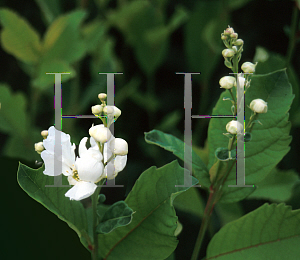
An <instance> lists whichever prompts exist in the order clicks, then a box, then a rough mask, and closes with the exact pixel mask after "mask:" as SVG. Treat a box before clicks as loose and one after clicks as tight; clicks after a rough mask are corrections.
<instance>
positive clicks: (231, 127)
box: [226, 120, 244, 135]
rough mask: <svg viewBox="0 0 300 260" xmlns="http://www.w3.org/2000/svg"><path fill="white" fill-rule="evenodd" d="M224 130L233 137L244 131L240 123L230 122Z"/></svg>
mask: <svg viewBox="0 0 300 260" xmlns="http://www.w3.org/2000/svg"><path fill="white" fill-rule="evenodd" d="M226 130H227V132H228V133H230V134H233V135H235V134H237V133H241V132H242V131H243V130H244V126H243V125H242V124H241V123H240V122H238V121H236V120H232V121H230V122H229V123H228V124H227V125H226Z"/></svg>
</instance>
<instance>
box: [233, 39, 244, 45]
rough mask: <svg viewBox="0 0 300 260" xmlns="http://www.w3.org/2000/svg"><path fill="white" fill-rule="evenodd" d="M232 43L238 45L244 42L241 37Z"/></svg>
mask: <svg viewBox="0 0 300 260" xmlns="http://www.w3.org/2000/svg"><path fill="white" fill-rule="evenodd" d="M233 44H234V45H236V46H240V45H243V44H244V41H243V40H242V39H237V40H236V41H235V42H234V43H233Z"/></svg>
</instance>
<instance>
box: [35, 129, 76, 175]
mask: <svg viewBox="0 0 300 260" xmlns="http://www.w3.org/2000/svg"><path fill="white" fill-rule="evenodd" d="M57 135H60V136H61V152H62V154H61V155H62V156H61V157H59V155H58V154H55V153H54V145H55V136H57ZM43 145H44V147H45V149H46V150H44V151H43V152H42V153H41V157H42V159H43V160H44V162H45V170H44V174H46V175H49V176H58V175H60V174H61V173H63V175H65V176H68V175H70V174H72V169H74V168H75V152H74V150H75V144H73V145H71V142H70V135H68V134H65V133H63V132H61V131H58V130H56V128H55V127H54V126H51V127H50V128H49V130H48V136H47V139H44V140H43ZM54 160H55V161H56V162H57V165H58V164H61V165H62V172H55V171H54V170H55V169H54Z"/></svg>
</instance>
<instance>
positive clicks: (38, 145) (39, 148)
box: [34, 142, 45, 154]
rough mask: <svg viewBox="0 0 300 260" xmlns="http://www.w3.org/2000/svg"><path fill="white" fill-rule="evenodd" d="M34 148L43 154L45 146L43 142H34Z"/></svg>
mask: <svg viewBox="0 0 300 260" xmlns="http://www.w3.org/2000/svg"><path fill="white" fill-rule="evenodd" d="M34 149H35V151H36V152H37V153H38V154H41V152H42V151H44V150H45V147H44V145H43V142H39V143H35V144H34Z"/></svg>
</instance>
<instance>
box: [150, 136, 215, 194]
mask: <svg viewBox="0 0 300 260" xmlns="http://www.w3.org/2000/svg"><path fill="white" fill-rule="evenodd" d="M145 140H146V142H147V143H149V144H155V145H158V146H160V147H162V148H164V149H165V150H167V151H170V152H172V153H173V154H174V155H176V156H177V157H178V158H180V159H181V160H184V142H183V141H181V140H180V139H178V138H176V137H175V136H173V135H170V134H165V133H163V132H161V131H159V130H152V131H150V132H148V133H145ZM192 157H193V158H192V165H193V174H194V176H195V177H196V178H197V179H198V180H199V183H200V184H201V185H203V186H204V187H206V188H208V187H209V186H210V180H209V174H208V169H207V167H206V165H205V164H204V163H203V162H202V160H201V158H200V157H199V156H198V155H197V154H196V153H195V152H194V151H192Z"/></svg>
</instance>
